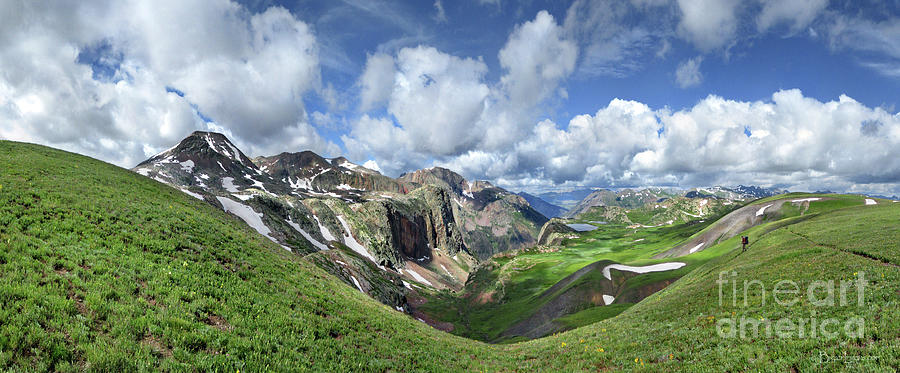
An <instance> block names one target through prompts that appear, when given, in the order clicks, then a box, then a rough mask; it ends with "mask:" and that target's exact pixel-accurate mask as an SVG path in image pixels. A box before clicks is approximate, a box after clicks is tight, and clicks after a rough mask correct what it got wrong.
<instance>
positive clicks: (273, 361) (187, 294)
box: [0, 141, 490, 371]
mask: <svg viewBox="0 0 900 373" xmlns="http://www.w3.org/2000/svg"><path fill="white" fill-rule="evenodd" d="M0 242H2V243H3V244H2V247H3V249H2V250H0V304H2V305H3V306H2V307H0V351H2V352H0V370H5V369H7V368H11V367H15V366H20V367H29V366H30V367H34V368H37V369H38V370H60V371H70V370H81V369H84V368H91V369H97V370H112V371H132V370H157V369H163V370H182V369H192V368H197V369H201V370H207V369H221V370H228V371H235V370H237V369H240V370H260V369H263V368H266V367H268V368H269V369H278V370H281V369H287V368H303V367H307V368H309V367H315V368H316V369H327V370H344V369H351V368H352V367H359V366H364V367H369V368H372V369H375V370H382V369H386V368H391V369H394V370H408V369H438V368H442V367H449V368H452V369H464V368H467V367H469V366H471V364H475V363H476V362H477V360H475V361H472V360H469V359H460V360H458V361H459V362H458V363H444V362H441V360H442V359H443V357H444V356H446V354H447V353H453V354H465V355H468V354H476V356H485V355H486V354H487V352H488V351H490V348H489V347H487V346H484V345H481V344H479V343H472V342H471V341H467V340H464V339H461V338H456V337H452V336H449V335H446V334H444V333H441V332H438V331H436V330H433V329H431V328H429V327H427V326H426V325H424V324H422V323H420V322H417V321H415V320H413V319H411V318H410V317H408V316H406V315H403V314H400V313H398V312H394V311H392V310H390V309H389V308H388V307H386V306H383V305H381V304H378V303H376V302H375V301H373V300H371V299H369V298H368V297H366V296H365V295H363V294H361V293H359V292H358V291H356V290H355V289H352V288H350V287H348V286H346V285H344V284H343V283H341V282H340V281H339V280H337V279H336V278H334V277H332V276H330V275H328V274H326V273H325V272H324V271H322V270H320V269H319V268H317V267H315V266H314V265H312V264H310V263H308V262H307V261H305V260H303V259H301V258H300V257H299V256H297V255H295V254H292V253H289V252H287V251H286V250H284V249H283V248H281V247H280V246H278V245H276V244H274V243H273V242H271V241H269V240H268V239H265V238H263V237H262V236H260V235H259V234H257V233H256V232H255V231H253V230H252V229H251V228H249V227H247V226H246V225H245V224H244V223H243V222H241V221H240V220H238V219H237V218H234V217H231V216H229V215H226V214H225V213H223V212H221V211H219V210H217V209H215V208H213V207H212V206H209V205H207V204H206V203H204V202H202V201H199V200H197V199H194V198H193V197H190V196H188V195H186V194H184V193H182V192H180V191H178V190H176V189H172V188H170V187H168V186H165V185H163V184H160V183H158V182H156V181H153V180H151V179H148V178H145V177H142V176H140V175H137V174H135V173H132V172H129V171H127V170H124V169H120V168H118V167H115V166H112V165H108V164H105V163H102V162H99V161H96V160H93V159H90V158H87V157H83V156H79V155H74V154H70V153H64V152H61V151H57V150H52V149H49V148H45V147H40V146H34V145H26V144H19V143H11V142H5V141H4V142H0Z"/></svg>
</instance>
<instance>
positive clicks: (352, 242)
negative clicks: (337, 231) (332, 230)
mask: <svg viewBox="0 0 900 373" xmlns="http://www.w3.org/2000/svg"><path fill="white" fill-rule="evenodd" d="M337 219H338V221H340V222H341V225H342V226H343V227H344V231H346V232H347V233H346V234H345V235H344V244H345V245H347V247H349V248H350V249H351V250H353V251H356V252H357V253H359V255H362V256H364V257H366V258H369V260H371V261H372V263H375V264H378V261H377V260H376V259H375V257H374V256H372V254H369V250H368V249H366V247H365V246H363V245H362V244H361V243H359V241H357V240H356V238H353V234H351V233H350V225H348V224H347V222H346V221H344V217H343V216H340V215H338V216H337Z"/></svg>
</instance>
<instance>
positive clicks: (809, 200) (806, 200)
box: [791, 197, 821, 203]
mask: <svg viewBox="0 0 900 373" xmlns="http://www.w3.org/2000/svg"><path fill="white" fill-rule="evenodd" d="M820 199H821V198H819V197H812V198H803V199H795V200H791V203H800V202H813V201H818V200H820Z"/></svg>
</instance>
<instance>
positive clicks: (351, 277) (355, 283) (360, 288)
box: [350, 275, 365, 293]
mask: <svg viewBox="0 0 900 373" xmlns="http://www.w3.org/2000/svg"><path fill="white" fill-rule="evenodd" d="M350 279H351V280H353V285H356V288H357V289H359V291H361V292H363V293H365V291H363V289H362V286H359V281H357V280H356V277H353V275H350Z"/></svg>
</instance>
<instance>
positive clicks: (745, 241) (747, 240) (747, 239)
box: [741, 236, 750, 252]
mask: <svg viewBox="0 0 900 373" xmlns="http://www.w3.org/2000/svg"><path fill="white" fill-rule="evenodd" d="M749 244H750V237H747V236H741V246H742V247H743V248H742V249H741V252H744V251H747V245H749Z"/></svg>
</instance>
